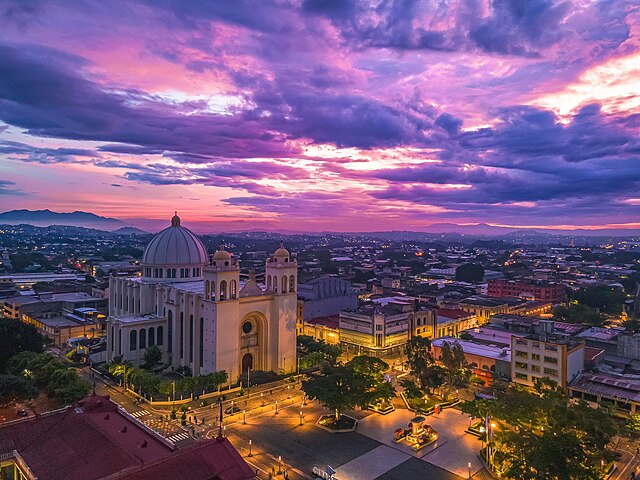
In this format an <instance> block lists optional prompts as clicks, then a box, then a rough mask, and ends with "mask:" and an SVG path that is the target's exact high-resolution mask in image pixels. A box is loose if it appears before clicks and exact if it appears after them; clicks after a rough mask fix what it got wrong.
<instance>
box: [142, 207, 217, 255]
mask: <svg viewBox="0 0 640 480" xmlns="http://www.w3.org/2000/svg"><path fill="white" fill-rule="evenodd" d="M208 263H209V259H208V256H207V250H206V249H205V248H204V245H203V244H202V242H201V241H200V239H199V238H198V237H197V236H196V235H195V234H194V233H193V232H192V231H191V230H189V229H188V228H184V227H181V226H180V219H179V218H178V216H177V215H176V216H175V217H174V218H173V219H172V221H171V226H170V227H167V228H165V229H164V230H162V231H161V232H160V233H158V234H157V235H156V236H155V237H153V240H151V242H150V243H149V245H147V248H146V249H145V250H144V255H143V256H142V264H143V265H206V264H208Z"/></svg>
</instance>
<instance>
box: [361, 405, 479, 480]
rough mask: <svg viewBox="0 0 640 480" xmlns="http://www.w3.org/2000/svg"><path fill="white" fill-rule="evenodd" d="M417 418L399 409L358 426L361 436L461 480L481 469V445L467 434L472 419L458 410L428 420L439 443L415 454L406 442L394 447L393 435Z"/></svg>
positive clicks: (370, 417)
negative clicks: (436, 467) (443, 470)
mask: <svg viewBox="0 0 640 480" xmlns="http://www.w3.org/2000/svg"><path fill="white" fill-rule="evenodd" d="M414 416H415V415H414V414H413V413H412V412H410V411H409V410H405V409H398V410H395V411H394V412H391V413H390V414H388V415H369V416H368V417H366V418H364V419H362V420H361V421H360V423H359V424H358V433H360V434H362V435H366V436H368V437H369V438H373V439H375V440H377V441H379V442H381V443H383V444H385V445H389V446H390V447H393V448H396V449H398V450H399V451H402V452H404V453H406V454H407V455H409V456H411V457H415V458H419V459H421V460H423V461H426V462H429V463H432V464H433V465H436V466H438V467H441V468H443V469H445V470H448V471H449V472H451V473H454V474H456V475H458V476H460V477H462V478H467V477H468V476H469V466H468V465H469V463H471V473H476V472H477V471H478V470H480V469H481V468H482V463H481V462H480V459H479V458H478V450H480V447H481V443H480V441H479V440H478V439H477V438H476V437H474V436H472V435H469V434H467V433H465V429H466V428H467V427H468V425H469V417H468V416H467V415H463V414H461V413H460V412H459V411H458V410H455V409H451V408H450V409H446V410H444V411H443V412H442V413H440V414H433V415H430V416H428V417H425V424H428V425H431V426H432V427H433V428H434V429H435V430H436V431H437V432H438V440H437V441H436V442H434V443H433V444H431V445H429V446H427V447H425V448H423V449H421V450H420V451H418V452H415V451H414V450H413V449H412V448H411V447H410V446H409V445H408V444H407V443H406V442H399V443H395V442H394V441H393V431H394V430H395V429H396V428H399V427H406V426H408V424H409V421H410V420H411V419H412V418H413V417H414Z"/></svg>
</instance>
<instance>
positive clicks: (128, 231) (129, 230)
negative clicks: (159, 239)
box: [111, 227, 149, 235]
mask: <svg viewBox="0 0 640 480" xmlns="http://www.w3.org/2000/svg"><path fill="white" fill-rule="evenodd" d="M111 233H115V234H117V235H149V232H145V231H144V230H140V229H139V228H136V227H122V228H119V229H117V230H114V231H112V232H111Z"/></svg>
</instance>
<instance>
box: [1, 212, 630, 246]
mask: <svg viewBox="0 0 640 480" xmlns="http://www.w3.org/2000/svg"><path fill="white" fill-rule="evenodd" d="M132 223H137V222H123V221H122V220H118V219H116V218H110V217H102V216H99V215H96V214H94V213H90V212H82V211H75V212H68V213H62V212H53V211H51V210H48V209H46V210H25V209H23V210H11V211H9V212H4V213H0V224H5V225H20V224H27V225H34V226H38V227H48V226H51V225H63V226H75V227H87V228H94V229H99V230H106V231H109V232H113V233H118V234H124V235H141V234H146V233H148V232H147V231H145V230H140V229H139V228H136V227H133V226H132V225H131V224H132ZM156 223H159V222H156ZM153 226H155V223H153ZM158 226H160V225H158ZM149 230H150V231H157V230H160V228H157V229H155V228H149ZM198 230H199V231H200V230H203V229H202V228H200V229H198ZM279 233H282V234H287V235H295V234H301V233H303V234H304V233H307V234H309V235H321V234H322V233H337V232H300V231H280V232H279ZM342 233H352V232H342ZM353 234H354V235H366V236H373V237H378V238H386V239H397V240H408V241H410V240H418V239H420V238H422V237H424V236H425V235H429V236H432V235H437V234H443V235H445V234H446V235H470V236H478V237H503V236H508V237H512V238H514V239H516V238H522V237H525V238H526V237H528V238H531V237H542V236H554V237H555V236H558V237H562V236H564V237H567V236H571V237H574V236H575V237H577V236H581V237H600V236H612V237H613V236H616V237H630V236H638V235H640V230H639V229H624V228H608V229H599V230H590V229H584V228H581V229H573V230H555V229H550V228H540V229H529V228H518V227H502V226H495V225H488V224H486V223H478V224H466V225H459V224H455V223H434V224H432V225H429V226H427V227H425V228H424V229H422V230H421V231H409V230H393V231H385V232H353Z"/></svg>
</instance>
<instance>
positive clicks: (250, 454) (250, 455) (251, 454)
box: [247, 440, 253, 457]
mask: <svg viewBox="0 0 640 480" xmlns="http://www.w3.org/2000/svg"><path fill="white" fill-rule="evenodd" d="M247 456H248V457H252V456H253V453H251V440H249V455H247Z"/></svg>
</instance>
